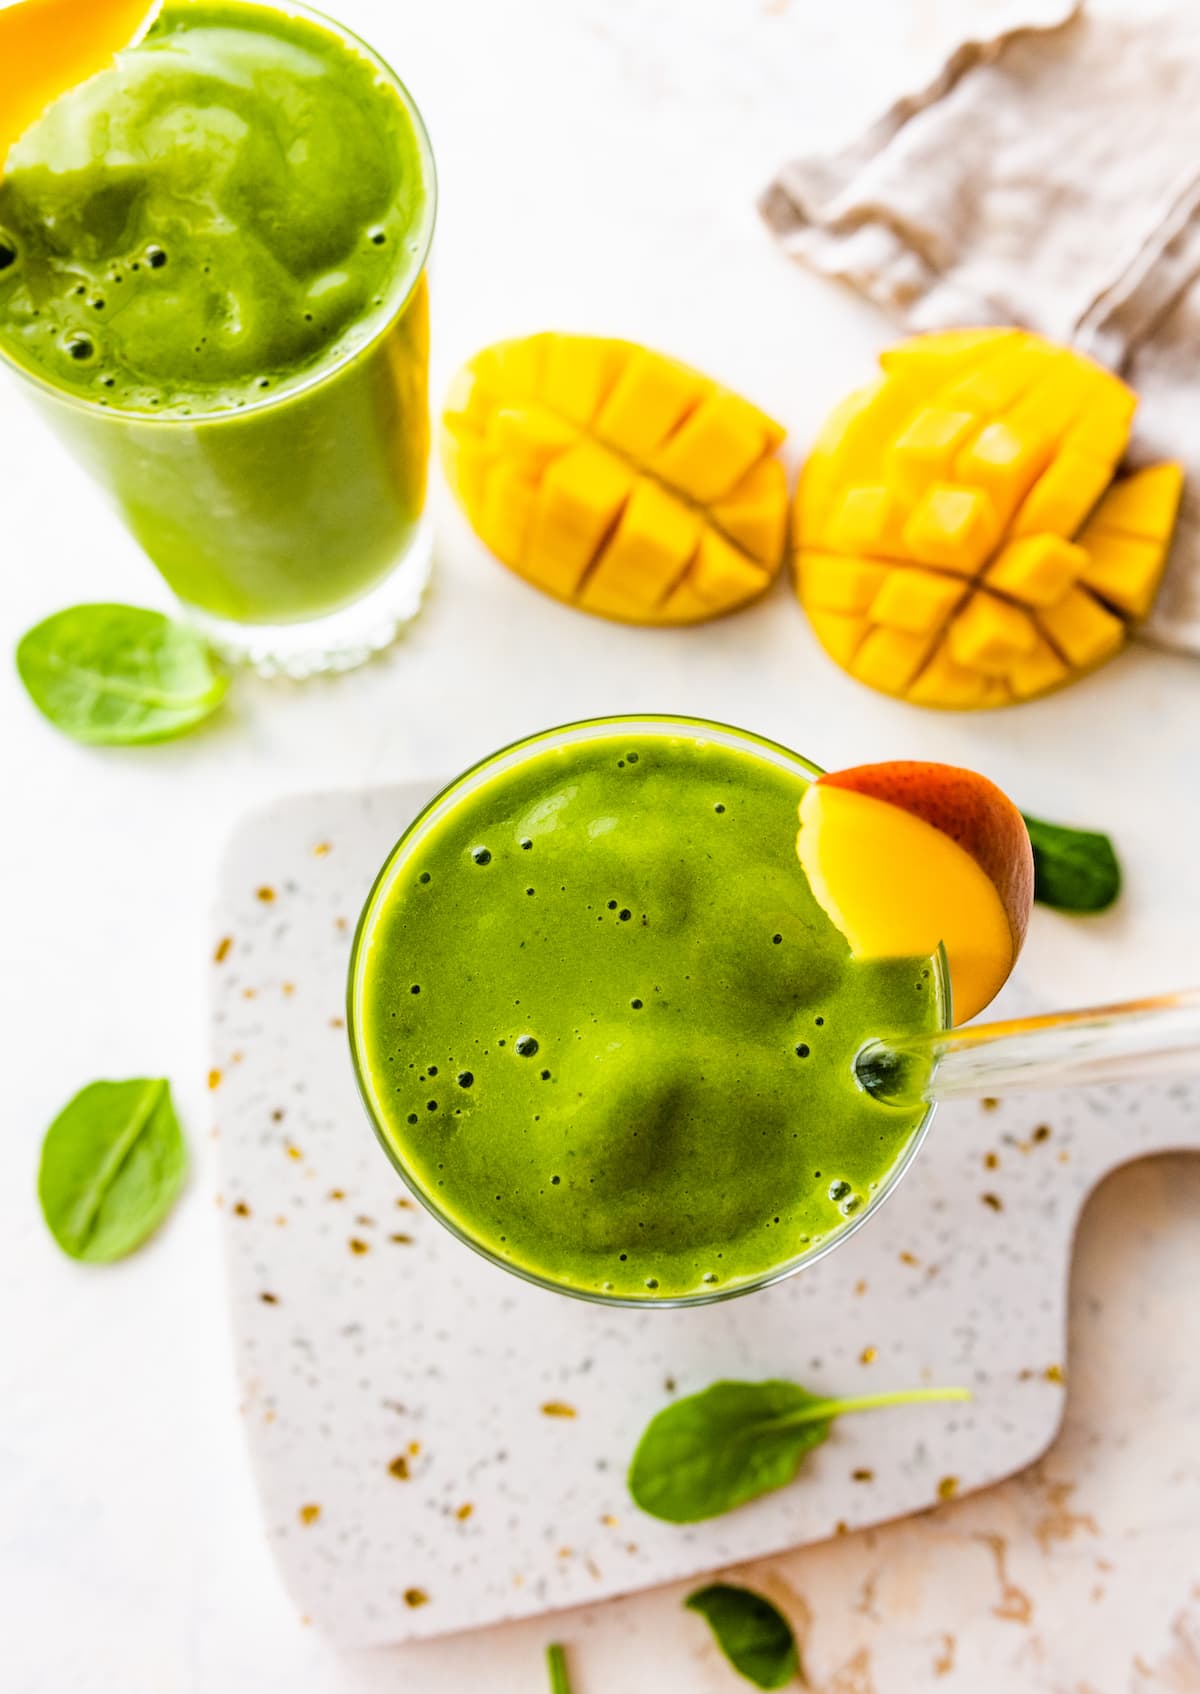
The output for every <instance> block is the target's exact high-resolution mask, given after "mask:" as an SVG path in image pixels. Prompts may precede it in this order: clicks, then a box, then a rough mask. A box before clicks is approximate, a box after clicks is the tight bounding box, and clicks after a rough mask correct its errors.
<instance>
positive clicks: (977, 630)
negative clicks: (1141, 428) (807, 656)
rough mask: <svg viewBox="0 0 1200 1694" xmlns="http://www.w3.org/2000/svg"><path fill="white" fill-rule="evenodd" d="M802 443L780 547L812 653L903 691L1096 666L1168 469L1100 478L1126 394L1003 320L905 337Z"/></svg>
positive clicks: (1152, 588) (1068, 673)
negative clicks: (788, 549)
mask: <svg viewBox="0 0 1200 1694" xmlns="http://www.w3.org/2000/svg"><path fill="white" fill-rule="evenodd" d="M880 364H881V366H882V367H883V372H884V375H883V377H882V378H881V379H880V380H879V381H877V382H876V383H874V384H873V385H871V386H870V387H869V388H864V389H860V390H859V391H858V392H857V393H855V394H852V395H850V396H849V397H848V398H847V399H846V400H845V401H844V402H843V403H842V404H841V405H840V406H839V407H838V408H837V409H836V410H835V411H834V412H833V414H832V415H831V416H830V418H829V420H828V421H827V423H826V424H825V427H824V428H823V429H822V431H821V433H820V435H819V436H818V438H817V441H816V443H815V444H814V447H813V450H812V453H811V455H810V457H809V459H808V461H807V463H806V464H805V466H804V468H803V470H802V472H801V476H800V481H799V485H798V487H797V491H796V497H795V502H794V506H793V513H792V525H791V545H792V549H793V563H794V570H795V577H796V588H797V592H798V594H799V597H800V600H801V602H802V604H803V605H804V607H805V610H806V611H807V612H808V614H809V618H810V620H811V622H812V625H813V628H814V630H815V631H816V634H817V636H818V638H819V639H820V641H821V642H822V644H823V646H824V647H825V649H826V651H827V652H828V653H829V654H830V655H831V657H832V658H833V659H835V660H836V662H837V663H838V664H839V665H841V666H842V667H843V668H844V669H846V670H848V671H849V672H850V673H851V675H853V676H856V677H857V678H858V679H859V680H860V681H862V682H865V683H867V684H868V685H869V686H870V687H872V688H877V689H880V690H881V691H882V692H884V693H887V694H893V695H897V696H899V697H901V698H903V699H907V700H910V701H912V702H913V703H914V704H916V705H922V706H940V707H947V708H958V709H964V708H980V707H991V706H1003V705H1011V704H1013V703H1015V702H1016V701H1021V700H1031V699H1034V698H1036V696H1038V695H1039V694H1044V693H1046V692H1048V691H1049V690H1050V689H1053V688H1060V687H1062V686H1063V685H1064V684H1065V683H1068V682H1070V681H1072V680H1073V679H1074V678H1075V677H1077V676H1079V675H1081V674H1082V673H1083V672H1085V671H1088V670H1091V669H1093V668H1094V667H1095V666H1097V665H1099V664H1103V663H1104V662H1105V661H1106V660H1107V659H1109V658H1111V657H1112V656H1113V655H1114V654H1115V653H1116V652H1117V651H1119V649H1120V648H1121V647H1122V646H1123V645H1124V642H1125V640H1126V638H1127V636H1128V633H1129V627H1130V625H1131V624H1132V623H1134V622H1136V621H1137V620H1139V619H1141V618H1143V617H1145V615H1146V613H1147V612H1148V611H1149V610H1150V607H1151V605H1152V604H1153V601H1154V596H1155V594H1156V592H1157V590H1158V585H1159V582H1160V581H1161V579H1162V573H1163V570H1164V568H1165V565H1166V557H1167V551H1168V549H1169V546H1170V541H1171V536H1172V532H1173V530H1174V525H1175V518H1176V514H1177V511H1178V507H1179V500H1180V495H1181V491H1182V472H1181V470H1180V468H1179V466H1178V465H1173V464H1163V465H1154V466H1151V467H1150V468H1149V469H1147V470H1142V471H1137V472H1134V473H1133V474H1132V475H1129V476H1125V477H1122V478H1120V479H1119V480H1116V481H1114V471H1115V467H1116V465H1117V464H1118V462H1119V460H1120V458H1121V456H1122V455H1123V453H1124V451H1125V447H1126V444H1127V442H1128V438H1129V430H1130V424H1131V421H1132V418H1133V413H1134V408H1135V406H1136V404H1137V402H1136V397H1135V396H1134V394H1133V393H1132V391H1131V390H1130V389H1128V388H1127V387H1126V386H1125V384H1124V383H1122V382H1120V381H1119V380H1118V379H1117V378H1116V377H1115V376H1113V375H1112V374H1111V373H1110V372H1108V371H1105V370H1102V369H1101V368H1100V366H1098V365H1095V364H1093V363H1092V362H1091V361H1090V360H1088V359H1086V358H1084V357H1083V356H1082V355H1080V354H1077V353H1074V352H1071V351H1069V350H1067V349H1065V348H1059V347H1054V346H1052V345H1051V344H1050V343H1049V342H1047V341H1044V340H1042V339H1041V338H1040V337H1038V336H1034V335H1029V334H1026V333H1025V332H1024V331H1021V330H1016V329H980V330H975V329H969V330H951V331H947V332H945V333H944V334H938V335H926V336H916V337H914V338H913V339H912V340H910V341H906V342H903V343H902V344H901V345H900V346H899V347H895V348H892V349H890V350H889V351H888V352H886V353H884V354H882V355H881V357H880Z"/></svg>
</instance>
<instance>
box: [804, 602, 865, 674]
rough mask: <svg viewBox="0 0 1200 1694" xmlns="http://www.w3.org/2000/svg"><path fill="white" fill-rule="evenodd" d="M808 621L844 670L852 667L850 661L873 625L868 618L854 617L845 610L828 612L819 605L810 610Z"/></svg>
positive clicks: (828, 651) (822, 643) (823, 644)
mask: <svg viewBox="0 0 1200 1694" xmlns="http://www.w3.org/2000/svg"><path fill="white" fill-rule="evenodd" d="M808 621H809V622H810V623H811V624H812V626H813V629H814V630H815V631H816V634H817V636H818V638H819V640H820V642H821V645H822V646H823V647H824V649H825V651H826V652H827V653H828V654H829V655H830V656H831V658H833V659H835V660H836V661H837V663H838V664H839V665H841V666H842V668H843V670H848V669H849V668H850V661H851V659H852V658H853V657H854V655H855V653H856V652H857V651H858V646H859V643H860V642H861V640H862V638H863V636H864V635H865V634H866V633H867V631H868V630H869V629H870V627H871V625H870V623H869V622H868V621H867V619H866V618H863V617H854V616H852V615H848V614H847V613H845V612H826V611H822V610H821V608H820V607H817V606H814V607H813V609H812V610H811V611H810V612H809V614H808Z"/></svg>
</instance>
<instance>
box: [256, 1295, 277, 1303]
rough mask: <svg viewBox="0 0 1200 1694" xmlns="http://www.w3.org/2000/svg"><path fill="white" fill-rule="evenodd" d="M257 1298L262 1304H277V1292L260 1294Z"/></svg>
mask: <svg viewBox="0 0 1200 1694" xmlns="http://www.w3.org/2000/svg"><path fill="white" fill-rule="evenodd" d="M259 1299H260V1300H261V1301H262V1303H263V1305H264V1306H277V1305H278V1304H279V1296H278V1294H260V1295H259Z"/></svg>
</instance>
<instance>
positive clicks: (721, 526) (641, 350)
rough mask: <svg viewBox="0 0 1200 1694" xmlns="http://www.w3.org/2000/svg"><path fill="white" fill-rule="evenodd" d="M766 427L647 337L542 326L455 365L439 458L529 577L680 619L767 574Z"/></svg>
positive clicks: (772, 427)
mask: <svg viewBox="0 0 1200 1694" xmlns="http://www.w3.org/2000/svg"><path fill="white" fill-rule="evenodd" d="M783 435H784V432H783V429H782V428H781V427H780V425H779V424H777V423H775V422H773V420H772V419H771V418H769V417H767V416H766V415H765V414H764V413H763V412H760V411H759V410H758V409H757V408H756V407H754V406H752V405H750V403H749V402H748V401H746V400H743V399H742V398H741V397H740V396H739V395H737V394H734V393H732V392H730V390H729V389H727V388H722V387H721V386H720V385H719V384H718V383H716V382H713V381H712V380H711V379H710V378H709V377H706V376H702V375H701V374H700V372H699V371H694V370H692V369H690V368H689V367H688V366H687V365H682V364H679V363H677V362H676V361H675V360H674V359H670V358H667V357H665V356H664V355H663V354H661V353H655V352H652V351H651V350H650V349H649V348H646V347H639V346H636V345H635V344H634V343H632V342H628V341H614V340H607V339H604V338H601V337H597V336H590V335H555V334H544V335H534V336H530V337H528V338H527V339H525V340H521V341H501V342H497V343H496V344H495V345H493V346H491V347H485V348H484V349H483V351H482V352H480V353H477V354H476V355H475V357H474V358H473V359H471V360H470V362H469V363H468V364H466V365H464V367H463V368H462V370H460V371H459V373H458V375H457V376H456V377H455V379H454V382H453V383H452V385H451V388H450V393H449V395H448V398H447V402H446V408H445V411H444V413H443V416H442V431H441V443H442V459H443V463H444V466H445V470H446V475H447V478H448V480H449V483H450V486H451V488H452V489H453V491H454V493H455V494H456V496H457V497H458V500H459V502H460V504H461V505H462V508H463V510H464V511H465V513H466V515H467V518H468V519H469V520H470V523H471V526H472V528H473V529H474V530H475V533H476V534H477V535H478V536H479V538H480V540H481V541H483V542H484V544H485V545H486V546H487V547H489V548H490V549H491V551H492V552H493V553H494V554H495V555H496V557H497V558H498V559H500V560H501V561H502V563H504V564H505V565H507V566H509V568H510V569H511V570H513V571H515V572H516V573H517V575H518V576H522V577H524V578H525V580H526V581H527V582H531V583H532V584H533V585H534V586H535V587H537V588H541V589H543V590H545V592H546V593H548V594H552V595H554V596H555V597H556V598H557V599H559V600H565V601H568V602H569V603H570V604H572V605H575V606H578V607H580V609H581V610H583V611H585V612H594V613H596V614H598V615H599V616H601V617H607V618H616V619H619V620H621V621H623V622H627V623H639V624H686V623H699V622H702V621H703V620H705V619H707V618H714V617H720V616H721V615H722V614H723V613H725V612H731V611H733V610H735V609H736V608H737V607H739V606H744V605H746V604H747V603H748V602H749V601H751V600H755V599H757V598H758V596H759V595H760V594H761V593H762V592H763V591H764V589H766V588H767V587H768V586H769V585H770V583H771V581H772V579H773V577H774V576H775V575H776V573H777V572H778V570H779V568H780V565H781V563H782V560H783V552H784V543H785V538H786V531H787V507H788V492H787V478H786V474H785V472H784V468H783V465H782V464H781V462H780V461H779V459H777V458H776V457H775V450H776V448H777V447H778V446H779V444H780V442H781V441H782V440H783Z"/></svg>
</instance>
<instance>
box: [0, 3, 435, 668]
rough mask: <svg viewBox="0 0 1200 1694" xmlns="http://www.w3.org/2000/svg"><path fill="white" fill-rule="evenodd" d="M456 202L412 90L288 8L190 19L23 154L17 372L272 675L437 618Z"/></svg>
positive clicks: (190, 7)
mask: <svg viewBox="0 0 1200 1694" xmlns="http://www.w3.org/2000/svg"><path fill="white" fill-rule="evenodd" d="M435 200H436V188H435V179H434V167H433V157H432V153H431V151H430V147H429V141H428V137H427V135H426V133H425V128H424V125H423V123H422V121H421V117H420V114H419V113H418V111H417V109H416V106H415V105H414V104H413V101H412V99H411V97H410V95H409V94H408V92H407V90H406V89H405V88H404V87H403V85H402V84H401V83H400V82H399V81H398V79H397V78H396V76H395V75H394V74H393V72H392V71H390V70H389V69H388V67H387V66H386V65H385V64H384V63H383V61H382V60H381V59H379V58H378V57H376V55H375V54H374V53H372V52H371V51H370V49H369V48H367V47H366V46H364V44H363V43H362V42H360V41H358V40H356V39H355V37H353V36H352V35H350V34H349V33H348V32H347V31H345V30H344V29H341V28H340V27H339V26H337V25H335V24H333V23H331V22H329V21H328V20H327V19H324V18H322V17H320V16H319V15H318V14H317V13H314V12H311V11H309V10H308V9H307V8H305V7H303V6H299V5H295V4H291V3H290V0H278V3H276V4H271V5H259V4H253V3H250V0H168V3H167V4H166V5H165V7H164V8H163V10H162V12H161V14H160V15H159V18H158V20H157V21H156V22H155V24H154V25H153V27H152V28H151V30H150V31H149V33H148V34H147V35H146V36H145V37H144V38H143V39H142V40H141V41H140V42H139V43H138V44H137V45H136V46H133V47H130V48H129V49H127V50H126V51H125V52H123V53H121V54H119V55H118V57H117V59H116V61H115V62H114V64H113V66H112V68H111V69H109V70H107V71H104V72H102V73H101V74H100V75H98V76H95V77H92V78H91V79H90V80H88V81H87V82H84V83H83V84H81V85H80V86H79V87H77V88H75V89H73V90H71V91H70V92H69V93H67V94H65V95H63V96H62V97H61V98H60V99H59V100H57V101H56V102H54V104H53V105H51V106H50V107H49V109H48V110H47V111H46V112H45V113H44V114H43V116H42V117H41V118H40V119H39V120H38V121H37V122H36V123H35V124H34V125H33V126H32V127H31V128H30V129H29V130H27V131H26V133H25V135H24V136H23V137H22V138H21V140H20V141H19V142H18V143H17V145H16V146H15V147H14V148H13V149H12V151H11V153H10V154H9V157H8V163H7V168H6V171H5V175H4V177H3V179H2V180H0V355H2V356H3V358H4V359H5V360H6V361H7V362H8V363H9V364H11V365H12V366H13V367H14V368H15V369H16V370H17V371H18V372H20V373H21V374H22V375H23V376H25V377H26V378H28V380H29V384H30V389H31V392H32V394H33V395H34V397H35V398H36V400H37V401H38V402H39V403H40V404H41V406H42V407H43V409H44V410H45V412H46V413H47V415H48V416H49V418H50V420H51V422H52V424H53V426H54V427H55V429H56V430H57V431H58V433H59V434H60V435H61V436H62V437H63V438H64V440H65V441H66V443H67V444H68V446H69V447H70V448H71V449H72V450H73V452H74V453H75V454H76V456H77V457H78V458H79V459H80V460H82V461H83V463H84V464H85V465H86V466H87V467H89V468H90V469H91V470H92V471H93V472H94V474H95V475H96V476H97V477H98V478H99V480H100V481H101V482H102V483H103V484H104V485H105V486H106V487H107V488H108V489H110V490H111V492H112V494H113V495H114V496H115V498H116V501H117V504H118V506H119V508H120V511H121V513H122V515H123V517H124V519H125V522H126V524H127V525H128V527H129V529H130V530H131V531H132V533H133V535H134V536H135V538H136V539H137V540H138V542H140V544H141V546H142V547H143V548H144V550H145V551H146V553H147V554H148V555H149V557H150V558H151V560H152V561H153V562H154V564H155V565H156V566H157V567H158V569H159V571H160V572H161V573H162V575H163V577H164V578H165V579H166V581H167V583H168V584H169V586H170V588H171V589H172V590H173V592H174V594H175V596H176V597H177V599H178V600H179V602H180V604H181V605H182V607H183V608H184V610H185V612H186V614H187V615H188V616H189V617H190V618H191V619H192V620H193V621H194V622H195V623H197V624H198V625H199V626H200V627H201V628H202V629H203V630H204V631H205V632H206V633H207V634H208V635H209V637H210V638H211V639H212V640H213V641H214V642H215V644H216V645H218V646H219V647H220V648H221V649H222V650H223V651H225V652H226V653H227V654H229V655H231V656H233V657H239V658H245V659H247V660H249V661H250V662H252V663H253V664H255V665H257V666H258V667H259V668H260V669H262V670H264V671H267V672H272V671H274V672H283V673H286V674H289V675H305V674H309V673H311V672H314V671H320V670H326V669H340V668H345V667H346V666H348V665H351V664H355V663H358V662H359V661H360V660H362V659H364V658H365V657H367V656H368V655H369V653H371V652H372V651H374V650H375V649H376V648H378V647H381V646H383V645H385V644H386V643H387V642H388V641H389V640H391V639H392V637H393V635H394V634H395V633H396V630H397V629H398V627H399V626H400V625H401V624H402V623H403V622H405V621H406V620H407V619H409V618H410V617H412V616H413V615H414V614H415V612H416V611H417V609H418V606H419V604H420V600H421V596H422V593H423V590H424V587H425V584H426V581H427V579H428V575H429V569H430V537H429V530H428V526H427V523H426V520H425V516H424V508H425V484H426V465H427V458H428V445H429V417H428V397H427V367H428V298H427V289H426V278H425V267H426V261H427V258H428V253H429V245H430V240H431V236H432V231H433V222H434V207H435Z"/></svg>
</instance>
